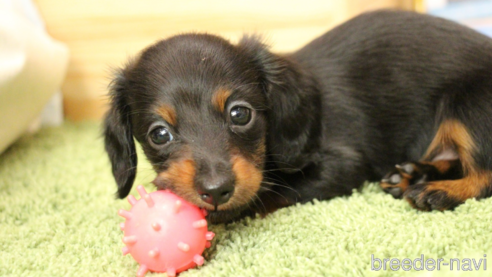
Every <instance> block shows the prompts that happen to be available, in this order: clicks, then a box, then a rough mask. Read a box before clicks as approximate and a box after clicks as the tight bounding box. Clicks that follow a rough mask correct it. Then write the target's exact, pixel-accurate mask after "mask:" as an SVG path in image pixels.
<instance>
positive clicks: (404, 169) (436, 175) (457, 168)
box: [380, 159, 463, 198]
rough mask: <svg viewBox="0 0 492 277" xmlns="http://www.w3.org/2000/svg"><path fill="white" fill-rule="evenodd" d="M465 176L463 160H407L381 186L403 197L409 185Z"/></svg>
mask: <svg viewBox="0 0 492 277" xmlns="http://www.w3.org/2000/svg"><path fill="white" fill-rule="evenodd" d="M462 176H463V172H462V166H461V162H460V161H459V160H458V159H454V160H439V161H434V162H425V161H422V162H406V163H403V164H401V165H396V166H395V168H394V169H393V170H392V171H390V172H389V173H388V174H386V175H385V176H384V178H383V179H382V180H381V183H380V186H381V188H382V189H383V190H384V191H385V192H387V193H389V194H391V195H392V196H393V197H395V198H401V197H402V196H403V194H404V193H405V191H406V190H407V189H408V187H409V186H413V185H416V184H423V183H426V182H430V181H438V180H455V179H459V178H461V177H462Z"/></svg>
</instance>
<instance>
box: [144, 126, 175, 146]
mask: <svg viewBox="0 0 492 277" xmlns="http://www.w3.org/2000/svg"><path fill="white" fill-rule="evenodd" d="M149 137H150V139H151V140H152V142H153V143H154V144H156V145H163V144H166V143H168V142H170V141H172V140H173V135H172V134H171V132H169V130H168V129H167V128H166V127H164V126H159V127H156V128H155V129H153V130H152V131H150V136H149Z"/></svg>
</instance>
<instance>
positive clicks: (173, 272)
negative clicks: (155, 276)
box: [166, 267, 176, 277]
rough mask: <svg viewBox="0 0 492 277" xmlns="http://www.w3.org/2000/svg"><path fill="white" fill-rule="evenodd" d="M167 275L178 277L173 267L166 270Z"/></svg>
mask: <svg viewBox="0 0 492 277" xmlns="http://www.w3.org/2000/svg"><path fill="white" fill-rule="evenodd" d="M166 274H167V276H168V277H175V276H176V269H174V268H172V267H171V268H168V269H167V270H166Z"/></svg>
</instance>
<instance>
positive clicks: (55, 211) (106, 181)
mask: <svg viewBox="0 0 492 277" xmlns="http://www.w3.org/2000/svg"><path fill="white" fill-rule="evenodd" d="M143 160H144V158H143V157H141V159H140V164H139V171H138V177H137V179H138V180H137V183H140V184H145V186H146V187H147V189H148V190H151V191H153V188H152V186H151V185H150V184H149V181H150V180H152V177H153V173H152V170H151V168H150V166H149V165H148V164H147V163H145V162H142V161H143ZM115 188H116V187H115V184H114V181H113V179H112V176H111V174H110V167H109V162H108V160H107V158H106V156H105V153H104V152H103V146H102V139H101V137H100V130H99V125H98V124H97V123H94V122H93V123H90V122H89V123H81V124H74V123H66V124H65V125H64V126H62V127H59V128H51V129H45V130H42V131H41V132H40V133H38V134H35V135H29V136H28V135H26V136H24V137H23V138H22V139H20V140H19V141H18V142H17V143H16V144H15V145H13V146H12V147H11V148H9V149H8V150H7V151H6V152H5V153H3V154H2V155H1V156H0V276H135V273H136V271H137V268H138V264H137V263H136V262H134V261H133V259H132V258H131V256H125V257H123V256H122V254H121V251H120V249H121V248H122V246H123V243H122V242H121V237H122V233H121V231H120V230H119V223H120V222H123V219H122V218H120V217H119V216H117V210H118V209H119V208H125V209H129V204H128V203H127V201H126V200H115V199H114V192H115ZM132 193H133V194H136V193H135V188H134V190H132ZM491 216H492V200H491V199H487V200H482V201H475V200H469V201H467V202H466V203H465V204H464V205H462V206H460V207H459V208H457V209H456V210H455V211H453V212H431V213H426V212H418V211H415V210H413V209H411V208H410V206H409V205H408V204H407V203H406V202H404V201H400V200H394V199H393V198H392V197H391V196H389V195H386V194H384V193H383V192H382V191H381V190H380V189H379V187H377V185H376V184H367V185H365V187H364V188H363V190H362V191H361V192H356V193H355V194H354V195H352V196H350V197H344V198H338V199H334V200H331V201H323V202H315V203H313V204H306V205H298V206H294V207H289V208H285V209H282V210H279V211H277V212H275V213H273V214H270V215H269V216H267V217H266V218H263V219H250V218H247V219H245V220H242V221H240V222H237V223H234V224H230V225H216V226H212V228H211V229H212V231H214V232H216V233H217V236H216V238H215V239H214V241H213V246H212V247H211V248H210V249H208V250H207V251H206V253H205V254H204V255H205V257H206V260H207V261H206V263H205V265H204V266H202V267H201V268H199V269H193V270H190V271H188V272H185V273H183V274H181V275H180V276H183V277H188V276H402V275H405V276H406V275H408V274H409V275H411V276H421V275H422V276H469V275H472V276H492V251H491V250H492V242H491V239H492V218H491ZM371 254H373V255H374V258H379V259H384V258H399V259H400V260H401V259H403V258H409V259H411V260H414V259H416V258H420V257H421V255H422V254H423V255H424V258H425V259H428V258H433V259H438V258H443V259H444V261H443V263H444V262H449V259H451V258H456V259H460V261H461V265H460V270H459V271H458V270H457V269H456V267H457V263H455V266H454V270H453V271H452V272H450V271H449V266H441V268H440V271H438V270H437V269H436V268H434V270H432V267H430V270H422V271H414V270H412V271H411V272H406V271H404V270H403V269H402V268H400V269H399V270H397V271H392V270H391V269H390V268H389V264H388V265H387V269H386V270H382V269H381V270H379V271H376V270H371ZM486 254H488V255H489V256H486V257H484V255H486ZM467 258H476V260H475V261H476V262H477V263H478V262H479V260H478V259H480V258H482V259H484V260H482V264H481V266H480V270H479V271H476V270H475V269H474V265H473V263H468V262H466V261H465V260H463V259H467ZM489 260H490V261H489ZM484 263H486V267H487V268H486V269H485V270H484ZM465 264H468V265H470V268H471V269H472V270H473V271H472V272H471V273H470V272H468V271H463V266H464V265H465ZM372 265H373V266H374V267H376V268H377V267H378V263H376V262H375V263H374V264H372ZM416 265H417V266H419V265H420V264H419V263H416ZM489 267H490V269H489ZM467 268H469V267H468V266H465V268H464V269H467ZM148 276H165V274H160V275H159V274H154V275H151V274H148Z"/></svg>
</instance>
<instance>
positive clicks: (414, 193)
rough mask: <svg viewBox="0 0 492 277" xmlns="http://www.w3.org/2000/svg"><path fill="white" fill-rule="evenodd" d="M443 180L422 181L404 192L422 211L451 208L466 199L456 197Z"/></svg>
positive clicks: (412, 203) (414, 205) (413, 204)
mask: <svg viewBox="0 0 492 277" xmlns="http://www.w3.org/2000/svg"><path fill="white" fill-rule="evenodd" d="M445 182H446V181H441V182H429V183H421V184H416V185H413V186H410V187H408V189H407V191H406V192H405V193H404V194H403V196H404V197H405V199H406V200H407V201H408V202H409V203H410V205H412V206H413V207H414V208H416V209H418V210H421V211H431V210H439V211H444V210H450V209H453V208H455V207H456V206H458V205H460V204H462V203H463V202H464V199H459V198H457V197H454V196H453V195H452V193H451V192H450V191H449V189H446V187H445V186H443V183H445Z"/></svg>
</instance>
